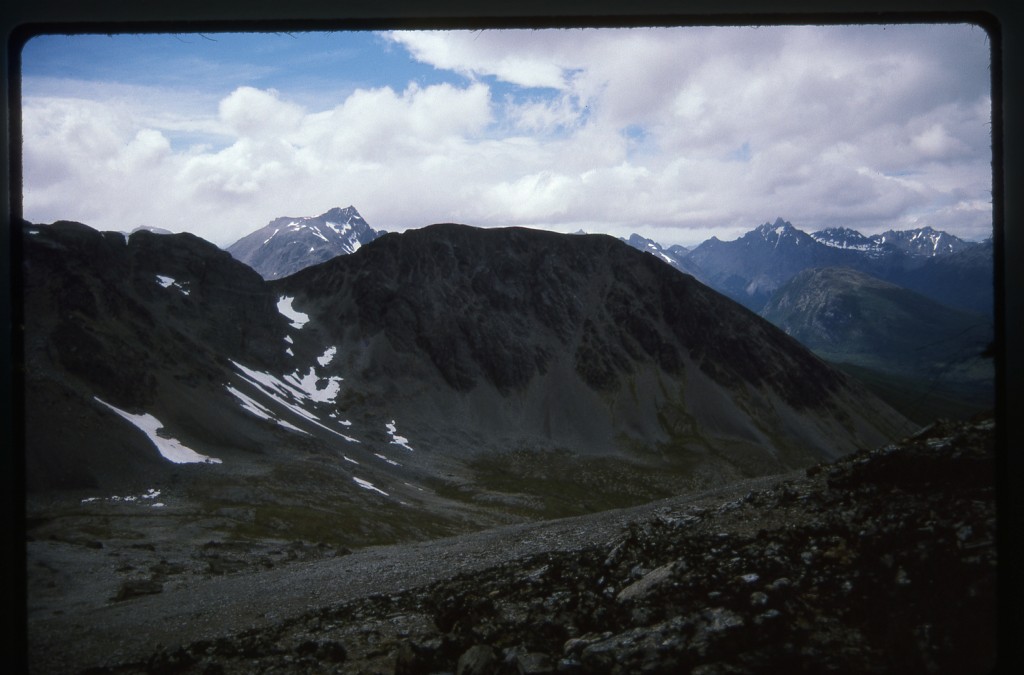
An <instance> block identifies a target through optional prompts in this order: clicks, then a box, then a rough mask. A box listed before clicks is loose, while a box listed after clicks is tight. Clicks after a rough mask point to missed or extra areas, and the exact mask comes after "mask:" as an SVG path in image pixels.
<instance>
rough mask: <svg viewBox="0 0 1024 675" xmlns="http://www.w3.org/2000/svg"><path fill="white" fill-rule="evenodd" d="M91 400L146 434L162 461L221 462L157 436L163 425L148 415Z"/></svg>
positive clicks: (174, 439) (96, 397)
mask: <svg viewBox="0 0 1024 675" xmlns="http://www.w3.org/2000/svg"><path fill="white" fill-rule="evenodd" d="M93 398H94V399H96V400H97V401H99V402H100V403H102V404H103V405H105V406H107V407H108V408H110V409H111V410H113V411H114V412H116V413H117V414H118V415H120V416H121V417H123V418H124V419H126V420H128V421H129V422H131V423H132V424H134V425H135V426H136V427H137V428H138V429H139V430H140V431H142V432H143V433H144V434H146V436H148V437H149V440H150V442H152V443H153V445H155V446H156V449H157V450H158V451H159V452H160V454H161V455H162V456H163V458H164V459H166V460H169V461H171V462H174V463H175V464H221V461H220V460H219V459H217V458H216V457H207V456H206V455H201V454H199V453H198V452H196V451H195V450H193V449H192V448H189V447H186V446H185V445H183V444H182V443H181V441H179V440H178V439H176V438H169V437H168V438H165V437H163V436H160V435H158V434H157V432H158V431H160V430H162V429H163V428H164V425H163V424H161V422H160V420H158V419H157V418H155V417H153V416H152V415H150V414H148V413H144V414H142V415H133V414H131V413H128V412H125V411H123V410H120V409H118V408H115V407H114V406H112V405H110V404H109V403H107V402H106V401H103V400H100V398H99V397H98V396H93Z"/></svg>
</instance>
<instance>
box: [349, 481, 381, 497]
mask: <svg viewBox="0 0 1024 675" xmlns="http://www.w3.org/2000/svg"><path fill="white" fill-rule="evenodd" d="M352 480H354V481H355V482H356V485H358V486H359V487H361V488H363V489H364V490H373V491H374V492H379V493H381V494H382V495H384V496H385V497H390V496H391V495H389V494H388V493H387V492H384V491H383V490H381V489H380V488H379V487H377V486H375V485H374V484H373V483H371V482H370V481H368V480H363V479H362V478H356V477H355V476H352Z"/></svg>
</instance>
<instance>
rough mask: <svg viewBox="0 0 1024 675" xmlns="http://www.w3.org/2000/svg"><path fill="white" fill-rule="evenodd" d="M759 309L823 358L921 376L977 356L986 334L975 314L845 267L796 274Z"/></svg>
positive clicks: (988, 329)
mask: <svg viewBox="0 0 1024 675" xmlns="http://www.w3.org/2000/svg"><path fill="white" fill-rule="evenodd" d="M761 314H762V316H764V317H765V318H766V319H768V320H769V321H771V322H772V323H773V324H775V325H776V326H778V327H780V328H782V329H783V330H784V331H785V332H786V333H788V334H789V335H792V336H793V337H795V338H796V339H797V340H799V341H800V342H801V343H802V344H804V345H806V346H807V347H810V348H811V349H812V350H813V351H814V352H815V353H817V354H818V355H819V356H822V357H823V358H826V359H828V360H831V361H837V362H848V363H854V364H856V365H862V366H867V367H872V368H878V369H886V370H891V371H897V372H900V373H903V374H908V375H916V376H921V377H925V378H927V377H933V376H937V375H938V374H940V373H942V372H945V371H948V370H950V369H954V368H957V367H959V366H961V365H962V364H963V363H964V362H965V361H966V360H968V359H969V358H971V357H977V356H978V355H979V354H980V353H981V352H982V351H984V349H985V347H987V346H988V342H989V340H990V338H991V335H992V326H991V321H990V320H989V319H988V317H986V316H985V315H983V314H980V313H972V312H965V311H959V310H955V309H951V308H949V307H946V306H943V305H940V304H938V303H937V302H934V301H933V300H929V299H928V298H926V297H924V296H923V295H920V294H919V293H916V292H914V291H911V290H908V289H905V288H902V287H900V286H897V285H895V284H891V283H888V282H885V281H881V280H879V279H876V278H874V277H871V276H869V275H867V274H864V273H863V272H858V271H856V270H851V269H846V268H835V267H828V268H822V269H812V270H805V271H803V272H801V273H799V274H797V275H796V276H795V277H793V278H792V279H790V280H789V281H788V282H786V283H785V284H784V285H783V286H781V287H780V288H779V289H778V290H777V291H776V292H775V294H774V295H773V296H772V298H771V300H769V301H768V304H766V305H765V307H764V309H763V310H762V313H761ZM989 379H991V374H989Z"/></svg>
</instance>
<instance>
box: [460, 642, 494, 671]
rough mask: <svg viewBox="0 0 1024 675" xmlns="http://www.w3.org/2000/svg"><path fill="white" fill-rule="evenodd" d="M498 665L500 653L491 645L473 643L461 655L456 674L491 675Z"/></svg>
mask: <svg viewBox="0 0 1024 675" xmlns="http://www.w3.org/2000/svg"><path fill="white" fill-rule="evenodd" d="M497 665H498V654H497V652H495V651H494V648H493V647H491V646H490V645H473V646H472V647H470V648H469V649H467V650H466V651H465V652H463V654H462V656H460V657H459V663H458V665H457V666H456V668H455V673H456V675H491V673H493V672H494V671H495V668H496V667H497Z"/></svg>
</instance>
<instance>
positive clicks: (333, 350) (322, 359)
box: [316, 347, 338, 366]
mask: <svg viewBox="0 0 1024 675" xmlns="http://www.w3.org/2000/svg"><path fill="white" fill-rule="evenodd" d="M337 353H338V348H337V347H328V348H327V349H326V351H324V353H323V354H321V355H320V356H318V357H317V358H316V362H317V363H319V364H320V365H321V366H326V365H328V364H329V363H330V362H331V361H333V360H334V355H335V354H337Z"/></svg>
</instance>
